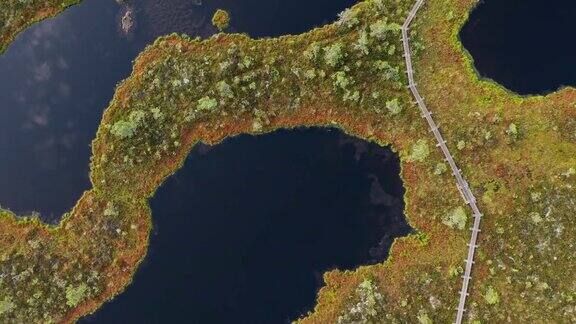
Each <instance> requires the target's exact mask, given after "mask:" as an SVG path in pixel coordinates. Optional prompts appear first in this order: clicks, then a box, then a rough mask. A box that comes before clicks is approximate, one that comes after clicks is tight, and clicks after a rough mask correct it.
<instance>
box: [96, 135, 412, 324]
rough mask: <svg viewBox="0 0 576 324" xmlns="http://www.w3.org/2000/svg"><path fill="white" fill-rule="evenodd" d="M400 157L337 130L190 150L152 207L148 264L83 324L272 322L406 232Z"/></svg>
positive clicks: (288, 316) (298, 311)
mask: <svg viewBox="0 0 576 324" xmlns="http://www.w3.org/2000/svg"><path fill="white" fill-rule="evenodd" d="M399 172H400V167H399V160H398V157H397V155H396V154H394V153H393V152H392V151H391V150H389V149H388V148H383V147H379V146H378V145H375V144H370V143H367V142H364V141H360V140H356V139H354V138H351V137H348V136H346V135H344V134H343V133H341V132H339V131H334V130H322V129H305V130H294V131H277V132H275V133H273V134H270V135H264V136H261V137H252V136H240V137H237V138H232V139H229V140H227V141H226V142H225V143H223V144H220V145H218V146H215V147H206V146H202V147H200V148H197V149H195V150H194V151H193V153H192V154H191V155H190V156H189V157H188V160H187V161H186V164H185V166H184V167H183V168H182V169H181V170H180V171H178V173H176V174H175V175H174V176H172V177H171V178H169V180H168V181H167V182H166V183H165V184H164V185H163V186H162V187H161V188H160V189H159V190H158V192H157V194H156V196H155V197H154V198H153V199H152V201H151V206H152V210H153V215H154V218H153V219H154V232H153V234H152V237H151V242H150V250H149V255H148V257H147V259H146V261H145V262H144V264H143V265H142V266H141V268H140V269H139V270H138V272H137V274H136V275H135V277H134V282H133V284H132V285H131V286H129V287H128V288H127V290H126V291H125V292H124V293H122V294H121V295H119V296H118V297H116V299H114V300H113V301H112V302H111V303H108V304H106V305H104V307H103V308H102V309H101V310H99V311H98V312H97V313H96V315H94V316H92V317H90V318H88V319H86V320H85V321H86V322H88V323H90V322H97V323H180V322H187V323H283V322H288V321H289V320H293V319H296V318H298V317H299V316H300V315H302V314H305V313H306V312H307V311H309V310H311V309H312V308H313V306H314V301H315V297H316V292H317V289H319V288H320V286H321V284H322V277H321V276H322V273H323V272H325V271H327V270H329V269H333V268H339V269H353V268H356V267H357V266H359V265H361V264H371V263H374V262H378V261H382V260H383V259H384V258H385V257H386V256H387V254H388V250H389V248H390V245H391V243H392V240H393V239H394V238H395V237H398V236H403V235H406V234H407V233H408V232H409V231H410V227H409V226H408V225H407V224H406V222H405V219H404V216H403V207H404V203H403V199H402V197H403V193H404V189H403V186H402V182H401V179H400V177H399Z"/></svg>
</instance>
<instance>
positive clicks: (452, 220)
mask: <svg viewBox="0 0 576 324" xmlns="http://www.w3.org/2000/svg"><path fill="white" fill-rule="evenodd" d="M467 219H468V216H467V215H466V211H465V210H464V208H463V207H457V208H455V209H453V210H451V211H450V212H448V213H447V214H445V215H444V216H443V217H442V223H443V224H444V225H446V226H449V227H450V228H455V229H459V230H462V229H464V227H466V221H467Z"/></svg>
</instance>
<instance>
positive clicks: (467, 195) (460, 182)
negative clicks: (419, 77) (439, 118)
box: [402, 0, 482, 324]
mask: <svg viewBox="0 0 576 324" xmlns="http://www.w3.org/2000/svg"><path fill="white" fill-rule="evenodd" d="M423 4H424V0H418V1H416V3H415V4H414V6H413V7H412V9H411V10H410V13H409V14H408V17H407V18H406V20H405V21H404V24H403V25H402V45H403V48H404V58H405V60H406V73H407V74H408V88H409V89H410V91H411V92H412V95H413V96H414V98H415V99H416V103H417V104H418V107H420V110H421V112H422V118H425V119H426V121H427V122H428V126H430V130H431V131H432V133H433V134H434V137H435V138H436V141H437V142H438V144H436V146H438V147H440V149H441V150H442V153H443V154H444V158H445V159H446V162H448V164H449V165H450V169H451V170H452V174H453V175H454V177H455V178H456V186H457V187H458V191H460V194H462V198H463V199H464V201H465V202H466V204H467V205H469V206H470V208H471V209H472V215H473V216H474V226H473V227H472V236H471V238H470V243H469V244H468V257H467V258H466V260H465V262H466V267H465V270H464V276H463V277H462V278H463V280H462V289H461V290H460V300H459V302H458V312H457V315H456V324H460V323H462V319H463V317H464V312H465V311H466V309H465V306H466V297H467V296H468V286H469V284H470V279H471V273H472V265H473V264H474V253H475V252H476V247H477V245H476V242H477V240H478V233H479V232H480V219H481V218H482V214H481V213H480V210H479V209H478V205H476V198H475V197H474V194H473V193H472V190H470V186H469V185H468V182H467V181H466V180H465V179H464V177H463V176H462V171H461V170H460V169H459V168H458V166H457V165H456V162H454V159H453V158H452V154H450V151H449V150H448V146H446V141H445V140H444V138H443V137H442V134H441V133H440V130H439V129H438V125H437V124H436V122H434V119H432V113H431V112H430V111H429V110H428V108H427V107H426V104H425V103H424V98H422V96H420V93H419V92H418V88H416V83H415V82H414V70H413V68H412V56H411V53H410V43H409V38H408V28H409V27H410V23H411V22H412V20H413V19H414V17H415V16H416V13H417V12H418V10H420V8H421V7H422V5H423Z"/></svg>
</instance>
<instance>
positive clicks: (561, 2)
mask: <svg viewBox="0 0 576 324" xmlns="http://www.w3.org/2000/svg"><path fill="white" fill-rule="evenodd" d="M574 30H576V1H572V0H555V1H541V0H484V1H482V2H480V4H479V5H478V7H477V8H476V9H474V10H473V11H472V14H471V15H470V18H469V20H468V22H467V23H466V25H465V26H464V27H463V29H462V30H461V32H460V38H461V40H462V43H463V45H464V47H465V48H466V49H467V50H468V51H469V52H470V54H471V55H472V57H473V58H474V66H475V67H476V69H477V70H478V72H479V73H480V75H481V76H483V77H487V78H490V79H493V80H494V81H496V82H498V83H500V84H502V85H504V86H505V87H506V88H508V89H510V90H512V91H514V92H517V93H520V94H542V93H548V92H551V91H554V90H556V89H558V88H560V87H562V86H565V85H569V86H576V43H574V41H573V34H574Z"/></svg>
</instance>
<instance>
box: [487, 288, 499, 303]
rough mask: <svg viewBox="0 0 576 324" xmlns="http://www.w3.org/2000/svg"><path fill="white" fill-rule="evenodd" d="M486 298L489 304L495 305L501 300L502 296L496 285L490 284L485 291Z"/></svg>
mask: <svg viewBox="0 0 576 324" xmlns="http://www.w3.org/2000/svg"><path fill="white" fill-rule="evenodd" d="M484 300H486V302H487V303H488V304H489V305H495V304H498V303H499V302H500V296H499V295H498V292H497V291H496V290H495V289H494V287H492V286H489V287H488V288H487V289H486V292H485V293H484Z"/></svg>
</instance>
